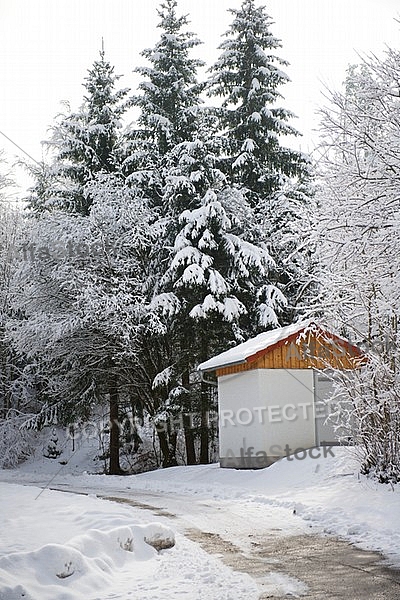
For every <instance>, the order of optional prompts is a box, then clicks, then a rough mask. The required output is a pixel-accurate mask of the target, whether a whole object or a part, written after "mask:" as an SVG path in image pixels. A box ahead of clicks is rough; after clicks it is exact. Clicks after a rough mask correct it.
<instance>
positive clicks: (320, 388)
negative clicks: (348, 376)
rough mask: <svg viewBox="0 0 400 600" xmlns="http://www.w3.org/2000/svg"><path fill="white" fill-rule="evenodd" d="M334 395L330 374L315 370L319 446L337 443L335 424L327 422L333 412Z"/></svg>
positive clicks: (317, 439)
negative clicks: (332, 401)
mask: <svg viewBox="0 0 400 600" xmlns="http://www.w3.org/2000/svg"><path fill="white" fill-rule="evenodd" d="M332 396H333V381H332V379H331V378H330V377H329V376H328V375H324V373H318V372H317V371H314V403H315V439H316V442H317V446H320V445H321V444H322V445H323V444H337V436H336V434H335V430H334V425H333V423H331V422H329V421H328V422H327V418H328V416H329V415H330V413H331V406H330V401H331V399H332Z"/></svg>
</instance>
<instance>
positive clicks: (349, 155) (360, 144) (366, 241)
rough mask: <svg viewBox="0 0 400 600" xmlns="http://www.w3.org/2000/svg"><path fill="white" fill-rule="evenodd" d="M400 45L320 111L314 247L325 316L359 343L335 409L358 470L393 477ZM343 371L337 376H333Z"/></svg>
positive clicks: (399, 477)
mask: <svg viewBox="0 0 400 600" xmlns="http://www.w3.org/2000/svg"><path fill="white" fill-rule="evenodd" d="M399 73H400V53H399V52H398V51H395V50H390V49H389V50H388V51H387V53H386V56H385V57H384V58H383V59H378V58H377V57H371V58H369V59H367V60H365V61H364V63H363V64H362V65H361V66H360V67H352V68H350V69H349V71H348V77H347V80H346V86H345V90H344V91H343V92H342V93H339V92H335V93H332V94H331V105H330V106H329V107H328V108H327V109H325V110H324V111H323V122H322V134H323V139H324V147H323V155H324V158H323V160H322V161H321V166H323V169H324V170H323V173H322V175H323V177H324V185H323V187H321V197H320V203H321V209H322V210H321V215H320V230H319V240H318V246H319V248H320V257H321V264H322V267H323V268H322V270H321V271H322V277H321V283H322V294H321V298H322V302H321V309H322V310H323V311H324V313H325V317H326V318H327V319H328V320H330V321H331V322H332V323H333V325H334V326H336V329H338V330H339V331H340V332H341V333H342V334H343V335H345V336H346V337H350V338H351V339H352V341H354V342H356V343H358V344H362V345H363V346H364V347H365V348H366V354H367V355H368V358H369V360H368V364H367V365H365V366H364V367H363V368H362V369H361V370H360V371H359V372H358V373H356V374H355V375H354V377H352V378H348V377H346V376H345V375H344V376H343V377H342V382H343V385H342V386H341V388H342V389H341V394H342V397H343V399H344V400H343V401H342V402H341V405H342V413H343V414H342V417H343V418H344V420H345V422H346V423H347V429H348V435H349V436H350V437H351V438H352V439H353V440H354V442H355V443H356V444H358V445H359V447H360V451H361V454H362V470H363V472H364V473H369V474H371V475H373V476H375V477H376V478H377V479H378V480H379V481H381V482H393V483H397V482H399V481H400V452H399V449H400V404H399V399H400V350H399V348H400V346H399V341H400V339H399V335H400V331H399V317H400V315H399V306H400V265H399V261H398V256H399V254H400V244H399V240H400V204H399V186H400V138H399V130H400V100H399V98H400V86H399V79H398V78H399ZM339 375H340V374H339Z"/></svg>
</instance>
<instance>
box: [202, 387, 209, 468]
mask: <svg viewBox="0 0 400 600" xmlns="http://www.w3.org/2000/svg"><path fill="white" fill-rule="evenodd" d="M208 404H209V403H208V386H207V384H206V383H204V381H202V382H201V423H200V464H201V465H208V463H209V462H210V459H209V454H208V445H209V432H208V409H209V406H208Z"/></svg>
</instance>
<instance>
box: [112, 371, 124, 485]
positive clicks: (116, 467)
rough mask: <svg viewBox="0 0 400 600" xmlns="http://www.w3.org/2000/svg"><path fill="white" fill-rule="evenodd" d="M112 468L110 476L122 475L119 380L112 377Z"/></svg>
mask: <svg viewBox="0 0 400 600" xmlns="http://www.w3.org/2000/svg"><path fill="white" fill-rule="evenodd" d="M109 391H110V468H109V475H122V473H123V471H122V469H121V466H120V464H119V414H118V384H117V378H116V377H115V376H111V381H110V388H109Z"/></svg>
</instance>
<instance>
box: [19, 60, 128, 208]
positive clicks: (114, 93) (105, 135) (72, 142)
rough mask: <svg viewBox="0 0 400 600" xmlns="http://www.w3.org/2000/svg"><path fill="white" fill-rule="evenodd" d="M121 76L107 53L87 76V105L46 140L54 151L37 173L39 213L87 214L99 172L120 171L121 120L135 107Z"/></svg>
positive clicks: (62, 118)
mask: <svg viewBox="0 0 400 600" xmlns="http://www.w3.org/2000/svg"><path fill="white" fill-rule="evenodd" d="M118 79H120V76H118V75H115V73H114V67H113V66H112V65H111V64H110V63H109V62H108V61H107V60H106V59H105V55H104V51H101V52H100V60H96V61H95V62H94V63H93V66H92V68H91V69H90V70H89V71H88V75H87V77H86V78H85V83H84V84H83V86H84V88H85V90H86V95H85V96H84V99H83V104H82V106H81V108H80V109H79V111H78V112H76V113H73V112H70V113H69V114H67V115H61V116H60V118H59V120H58V123H57V124H56V125H55V126H54V127H53V135H52V139H51V140H50V141H48V142H45V145H46V146H47V147H48V148H49V149H50V150H51V152H52V157H51V164H50V166H48V167H45V168H44V170H43V171H42V172H40V173H37V174H36V175H37V184H36V186H35V188H34V189H33V190H32V194H31V196H30V198H29V199H28V202H29V205H30V207H31V208H33V209H34V210H35V211H43V210H52V209H61V210H66V211H70V212H74V213H79V214H82V215H87V214H89V211H90V206H91V204H92V201H93V199H92V198H91V196H90V193H89V192H88V191H87V188H86V187H85V186H86V184H87V183H89V182H90V181H91V180H92V179H93V178H94V176H95V175H96V174H97V173H100V172H105V173H113V172H115V171H117V170H118V168H119V164H120V162H121V160H122V159H121V156H120V137H121V134H120V128H121V118H122V116H123V115H124V113H125V112H126V110H127V108H128V105H129V102H127V100H126V97H127V94H128V91H129V90H128V89H120V90H115V86H116V83H117V81H118ZM88 194H89V195H88Z"/></svg>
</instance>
